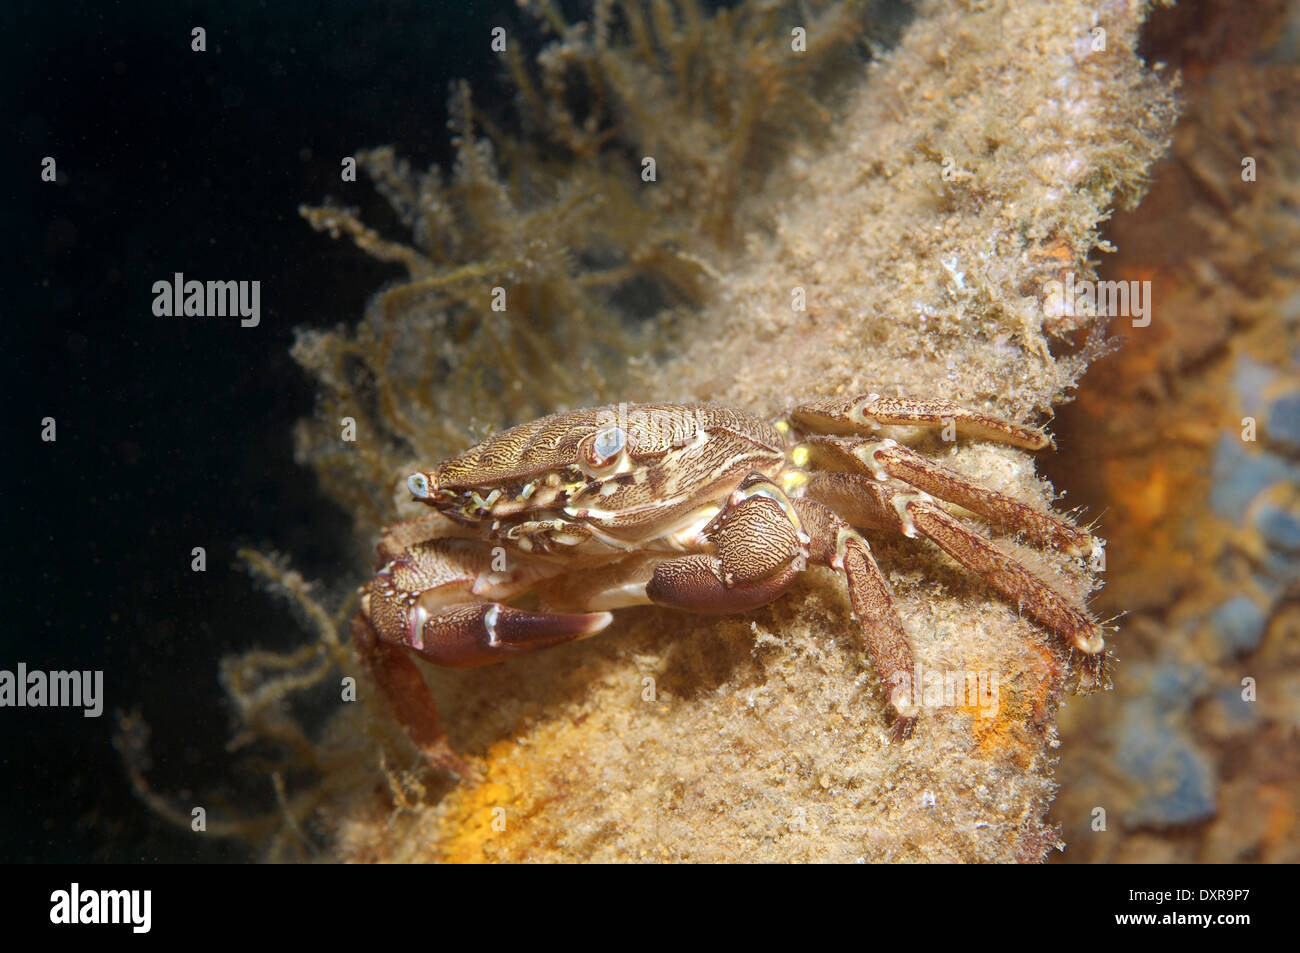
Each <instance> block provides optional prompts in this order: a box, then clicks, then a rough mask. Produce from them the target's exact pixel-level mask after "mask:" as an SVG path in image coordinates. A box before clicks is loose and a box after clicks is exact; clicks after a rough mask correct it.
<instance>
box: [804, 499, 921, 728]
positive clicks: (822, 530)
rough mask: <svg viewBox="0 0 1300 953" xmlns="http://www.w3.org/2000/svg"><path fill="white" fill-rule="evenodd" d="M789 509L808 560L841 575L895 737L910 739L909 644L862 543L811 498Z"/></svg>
mask: <svg viewBox="0 0 1300 953" xmlns="http://www.w3.org/2000/svg"><path fill="white" fill-rule="evenodd" d="M794 506H795V509H796V510H797V511H798V513H799V516H800V518H801V519H802V521H803V525H804V526H805V527H806V528H807V530H808V535H809V536H810V537H811V540H812V542H811V546H810V556H809V558H810V559H811V560H812V561H813V562H815V563H817V564H819V565H822V566H829V567H830V568H832V569H838V570H839V571H840V572H842V573H844V578H845V580H846V582H847V583H848V589H849V601H850V602H851V603H852V605H853V615H854V616H855V617H856V618H857V621H858V625H859V626H861V627H862V634H863V636H864V638H865V640H866V645H867V653H868V654H869V655H870V656H871V665H872V667H873V668H874V669H875V670H876V676H877V677H878V678H879V679H880V680H881V682H882V683H883V684H885V685H888V686H890V704H892V705H893V706H894V709H895V711H896V712H897V714H898V720H897V722H896V723H895V726H894V731H895V736H896V737H897V738H898V739H899V740H903V739H905V738H907V737H908V736H909V735H911V733H912V728H913V727H914V725H915V723H916V714H917V711H918V710H919V709H918V707H917V706H916V705H915V704H914V703H913V700H912V695H911V692H910V691H907V686H908V685H910V680H911V677H912V669H913V662H912V646H911V643H909V642H908V641H907V633H906V632H904V631H903V622H902V620H901V619H900V618H899V616H898V610H897V609H896V608H894V600H893V599H892V598H891V597H890V595H889V584H888V583H887V582H886V581H885V576H884V574H883V573H882V572H881V571H880V567H879V566H878V565H876V560H875V557H874V556H872V555H871V547H870V546H869V545H867V541H866V540H865V539H863V538H862V536H861V535H859V533H858V532H857V530H855V529H854V528H853V527H852V526H850V525H849V524H848V523H846V522H845V521H844V520H842V519H840V517H838V516H836V515H835V513H834V512H832V511H831V509H830V507H828V506H825V505H824V504H822V503H819V502H817V501H815V500H810V499H798V500H795V501H794Z"/></svg>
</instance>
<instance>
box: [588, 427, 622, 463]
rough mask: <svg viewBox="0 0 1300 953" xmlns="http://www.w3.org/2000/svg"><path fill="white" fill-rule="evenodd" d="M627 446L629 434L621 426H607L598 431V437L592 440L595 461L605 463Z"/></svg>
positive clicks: (592, 452)
mask: <svg viewBox="0 0 1300 953" xmlns="http://www.w3.org/2000/svg"><path fill="white" fill-rule="evenodd" d="M625 446H627V434H625V433H624V432H623V431H622V429H620V428H619V427H606V428H605V429H604V430H600V431H597V432H596V439H595V440H593V441H592V442H591V455H592V457H594V458H595V459H593V461H592V462H593V463H597V464H600V463H604V462H606V461H607V460H609V459H610V458H611V457H617V456H618V455H619V454H620V453H622V452H623V448H624V447H625Z"/></svg>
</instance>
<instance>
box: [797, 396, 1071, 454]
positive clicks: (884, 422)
mask: <svg viewBox="0 0 1300 953" xmlns="http://www.w3.org/2000/svg"><path fill="white" fill-rule="evenodd" d="M790 416H791V417H792V418H793V419H794V420H795V422H796V423H798V424H799V425H800V426H801V427H802V428H803V429H805V430H807V431H809V432H812V433H825V434H872V433H874V432H875V431H878V430H879V429H880V428H881V427H882V426H909V427H932V428H938V427H943V426H945V425H946V424H947V423H948V422H949V421H951V422H952V424H953V426H954V427H955V428H956V430H957V432H958V433H961V434H963V435H965V436H969V437H977V438H980V439H983V440H993V441H996V442H997V443H1006V444H1010V445H1011V446H1013V447H1021V448H1023V449H1025V450H1042V449H1043V448H1044V447H1049V446H1051V444H1052V441H1051V439H1050V438H1049V437H1048V436H1047V435H1046V434H1044V433H1043V432H1042V431H1041V430H1035V429H1034V428H1032V427H1022V426H1020V425H1019V424H1013V423H1011V422H1010V421H1008V420H1003V419H1002V418H1001V417H990V416H989V415H988V414H981V413H980V412H979V411H975V410H967V409H966V408H965V407H962V406H961V405H960V404H954V403H953V402H952V401H950V400H911V399H908V398H905V397H882V396H881V395H879V394H867V395H865V396H861V397H832V398H830V399H828V400H822V401H817V402H815V403H812V404H805V405H804V406H802V407H797V408H795V410H794V411H793V413H791V415H790Z"/></svg>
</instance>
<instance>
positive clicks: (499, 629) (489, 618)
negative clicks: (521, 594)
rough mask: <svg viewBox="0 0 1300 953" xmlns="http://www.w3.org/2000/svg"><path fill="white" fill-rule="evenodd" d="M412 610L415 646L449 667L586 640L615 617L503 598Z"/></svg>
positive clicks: (476, 663)
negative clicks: (538, 608)
mask: <svg viewBox="0 0 1300 953" xmlns="http://www.w3.org/2000/svg"><path fill="white" fill-rule="evenodd" d="M411 614H412V619H411V624H412V626H413V627H415V626H418V631H419V640H418V641H417V642H415V643H414V644H412V646H411V647H412V648H413V649H415V651H416V652H418V653H419V654H420V655H421V656H422V657H424V658H426V659H428V660H429V661H430V662H433V663H434V664H435V665H444V666H447V667H448V668H474V667H475V666H479V665H491V664H492V663H494V662H502V661H505V660H506V659H508V658H511V657H512V656H515V655H523V654H525V653H528V652H536V651H539V650H541V649H549V648H551V647H553V646H556V645H563V644H564V643H565V642H574V641H577V640H578V639H585V638H588V637H590V636H593V635H595V634H596V633H597V632H599V631H601V629H603V628H605V626H607V625H609V623H610V621H611V620H612V619H613V618H614V617H613V616H612V615H610V614H609V613H608V612H584V613H577V614H573V615H569V614H562V613H555V612H526V611H524V610H522V609H514V608H511V607H510V606H507V605H502V604H501V603H499V602H467V603H461V604H458V605H450V606H442V607H440V608H438V609H436V610H434V611H433V612H429V611H427V610H425V609H424V608H423V607H421V606H418V605H417V606H416V607H415V608H414V609H412V610H411Z"/></svg>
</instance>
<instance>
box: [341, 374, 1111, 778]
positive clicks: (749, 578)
mask: <svg viewBox="0 0 1300 953" xmlns="http://www.w3.org/2000/svg"><path fill="white" fill-rule="evenodd" d="M897 427H912V428H916V427H921V428H940V427H942V428H944V430H945V437H946V438H951V437H953V436H956V435H962V436H966V437H973V438H977V439H984V440H992V441H997V442H1000V443H1004V444H1009V445H1011V446H1014V447H1019V448H1022V449H1025V450H1041V449H1043V448H1044V447H1047V446H1049V445H1050V444H1051V441H1050V439H1049V438H1048V437H1047V436H1046V435H1045V434H1044V433H1043V432H1041V431H1039V430H1036V429H1033V428H1031V427H1025V426H1021V425H1018V424H1015V423H1011V422H1008V421H1006V420H1003V419H1000V418H997V417H992V416H988V415H986V414H982V413H978V412H976V411H973V410H968V409H965V408H963V407H961V406H959V405H957V404H955V403H952V402H950V401H946V400H918V399H906V398H898V397H887V396H881V395H879V394H867V395H865V396H858V397H848V398H831V399H827V400H823V401H820V402H815V403H810V404H807V405H805V406H801V407H798V408H796V409H795V410H793V411H792V412H790V413H789V415H788V416H786V417H784V418H782V419H779V420H777V421H774V422H773V421H768V420H765V419H763V418H761V417H758V416H755V415H753V414H750V413H747V412H745V411H742V410H737V409H734V408H730V407H724V406H718V405H713V404H702V403H684V404H619V405H616V406H610V407H602V408H595V409H589V410H578V411H574V412H571V413H563V414H555V415H552V416H549V417H543V418H541V419H539V420H536V421H533V422H532V423H527V424H523V425H521V426H518V427H514V428H512V429H510V430H506V431H504V432H502V433H499V434H496V435H495V436H492V437H490V438H488V439H487V440H485V441H483V442H482V443H479V444H478V445H476V446H474V447H471V448H470V449H469V450H467V451H465V452H464V453H462V454H460V455H459V456H457V457H454V458H452V459H450V460H447V461H445V462H443V463H441V464H439V465H437V466H436V467H434V468H433V469H432V470H428V471H420V472H416V473H412V474H411V475H410V476H409V477H408V479H407V481H406V485H407V488H408V489H409V490H410V493H411V495H412V497H414V499H415V500H417V501H419V502H420V503H423V504H425V505H427V506H428V507H429V508H430V511H429V513H428V514H427V515H425V516H422V517H420V518H417V519H414V520H410V521H408V522H405V523H400V524H398V525H396V526H394V527H391V528H389V529H388V530H387V531H386V532H385V534H384V536H383V538H382V539H381V541H380V543H379V545H378V547H377V549H376V569H377V573H376V575H375V576H374V578H373V579H371V581H370V582H369V583H367V584H366V585H365V586H364V587H363V588H362V590H361V600H360V609H359V611H358V612H357V614H356V616H355V618H354V619H353V623H352V635H353V642H354V646H355V649H356V652H357V654H358V656H359V658H360V659H361V661H362V662H363V664H364V665H365V667H366V669H367V670H368V672H369V674H370V676H371V678H372V679H373V681H374V683H375V684H376V685H377V686H378V688H379V690H380V692H381V693H382V695H384V696H385V697H386V698H387V700H388V702H389V704H390V705H391V707H392V710H393V713H394V714H395V716H396V718H397V721H398V722H399V723H400V724H401V726H402V727H403V729H404V730H405V731H406V733H407V735H408V737H409V738H410V739H411V741H412V742H413V743H414V744H415V746H416V747H417V748H418V749H419V750H420V751H421V752H422V753H423V754H424V756H425V757H426V758H427V759H428V760H429V761H430V762H431V763H432V764H433V765H435V766H437V767H439V768H441V769H444V770H446V771H448V772H450V773H451V774H453V775H456V776H459V777H470V776H473V774H474V772H473V769H472V768H471V767H470V766H469V764H468V763H467V762H466V761H465V760H464V759H463V758H462V757H460V756H459V755H458V754H457V753H456V752H455V751H454V750H453V749H452V748H451V746H450V744H449V743H448V740H447V736H446V734H445V733H444V732H443V730H442V728H441V727H440V724H439V719H438V711H437V707H436V704H435V703H434V700H433V698H432V696H431V694H430V693H429V690H428V688H427V686H426V684H425V682H424V679H423V677H422V676H421V673H420V670H419V668H418V667H417V666H416V665H415V663H414V661H413V659H414V658H415V657H420V658H423V659H425V660H427V661H429V662H432V663H434V664H435V665H441V666H451V667H456V668H464V667H472V666H479V665H489V664H493V663H496V662H502V661H505V660H507V659H512V658H515V657H516V656H520V655H525V654H527V653H529V652H536V651H540V650H542V649H548V648H552V647H555V646H558V645H563V644H565V643H568V642H573V641H575V640H578V639H585V638H588V637H590V636H592V635H595V634H596V633H598V632H600V631H601V630H602V629H604V628H606V627H607V626H608V625H609V624H610V622H611V621H612V619H613V615H612V613H613V611H614V610H617V609H620V608H624V607H627V606H639V605H657V606H667V607H671V608H674V609H683V610H688V611H692V612H704V613H740V612H747V611H750V610H753V609H756V608H758V607H760V606H763V605H765V604H767V603H770V602H772V601H773V600H775V599H777V598H778V597H779V596H781V594H782V593H784V592H785V591H786V590H787V589H788V588H789V587H790V586H791V584H792V583H793V582H794V581H795V580H796V579H797V578H798V577H799V575H800V573H801V572H802V571H803V570H804V569H805V568H806V567H807V566H808V565H810V564H815V565H821V566H828V567H830V568H832V569H834V570H836V571H838V572H839V573H840V574H841V575H842V576H843V579H844V581H845V582H846V583H847V588H848V595H849V599H850V603H851V605H852V610H853V616H854V618H855V619H856V620H857V624H858V626H859V627H860V629H861V634H862V638H863V640H864V642H865V646H866V649H867V653H868V657H869V658H870V661H871V663H872V665H873V667H874V669H875V671H876V674H877V676H878V677H879V679H880V680H881V682H882V684H885V685H898V684H900V683H902V682H904V681H905V680H906V679H907V677H908V674H909V673H910V672H911V670H912V667H913V661H912V649H911V646H910V644H909V642H908V638H907V635H906V633H905V631H904V628H903V625H902V622H901V620H900V618H899V615H898V612H897V610H896V609H895V607H894V604H893V600H892V599H891V597H890V592H889V587H888V585H887V583H886V580H885V577H884V575H883V574H882V572H881V570H880V567H879V566H878V565H877V564H876V560H875V558H874V556H873V555H872V551H871V547H870V546H869V545H868V543H867V540H866V538H864V536H863V535H862V532H861V531H863V530H865V531H871V532H874V531H885V532H890V531H892V532H898V533H901V534H902V535H904V536H906V537H912V538H916V537H924V538H925V539H928V540H930V541H932V542H933V543H935V544H937V545H938V546H939V548H940V549H942V550H943V551H944V552H946V553H947V554H948V555H949V556H951V557H952V558H953V559H955V560H956V561H957V562H958V563H960V564H961V565H962V566H964V567H966V568H967V569H968V570H970V571H971V572H974V573H976V574H978V575H979V576H980V577H982V578H983V579H984V580H985V581H986V582H987V583H988V584H989V585H990V586H991V587H992V588H994V589H996V590H998V591H999V592H1000V593H1002V594H1003V595H1004V596H1005V597H1006V598H1007V599H1009V600H1010V601H1011V602H1013V603H1015V604H1017V605H1018V606H1019V607H1020V608H1021V610H1022V611H1023V612H1024V613H1026V614H1027V615H1028V616H1030V617H1031V618H1033V619H1034V620H1036V621H1037V622H1038V623H1039V624H1041V625H1042V626H1043V627H1044V628H1046V629H1047V630H1049V631H1050V632H1051V633H1052V634H1054V635H1055V636H1056V637H1057V638H1059V639H1061V640H1063V641H1064V643H1065V646H1066V647H1067V648H1068V649H1069V650H1074V651H1077V652H1081V653H1084V655H1085V656H1088V657H1090V658H1091V659H1093V660H1095V661H1097V662H1100V661H1101V659H1102V657H1103V656H1102V653H1103V650H1104V644H1105V643H1104V639H1103V637H1102V629H1101V626H1100V625H1099V624H1098V623H1097V622H1096V621H1095V620H1094V619H1093V618H1092V617H1091V616H1090V615H1089V614H1088V613H1087V611H1086V610H1085V609H1083V608H1082V607H1080V606H1078V605H1076V604H1075V603H1074V602H1073V601H1072V600H1071V599H1069V598H1067V597H1066V596H1065V595H1063V594H1062V593H1060V592H1058V591H1057V590H1056V589H1054V588H1053V587H1052V586H1051V585H1049V584H1048V583H1047V582H1045V581H1043V580H1042V579H1040V578H1039V577H1038V576H1037V575H1035V574H1034V573H1032V572H1030V571H1029V570H1028V569H1026V568H1025V567H1024V566H1023V565H1021V564H1020V563H1019V562H1018V561H1017V560H1015V559H1014V558H1012V557H1010V556H1008V555H1007V554H1005V553H1004V552H1003V551H1002V550H1001V549H999V548H997V547H996V546H994V544H993V543H992V541H991V540H990V539H989V538H988V537H987V536H986V535H985V534H984V533H983V532H981V531H980V530H979V529H978V528H977V527H976V526H975V525H973V524H972V523H971V522H970V521H969V515H956V514H955V513H954V512H952V511H950V507H951V508H953V509H958V508H959V511H964V512H965V513H966V514H973V515H974V516H976V517H979V518H982V519H983V520H984V521H987V523H988V524H990V525H991V526H992V527H994V528H997V529H1000V530H1002V531H1005V532H1010V533H1014V534H1017V535H1019V536H1020V537H1022V538H1024V539H1026V540H1028V541H1029V542H1032V543H1034V544H1036V545H1038V546H1040V547H1046V548H1052V549H1056V550H1060V551H1063V552H1065V553H1068V554H1071V555H1074V556H1088V555H1091V554H1093V553H1095V552H1097V551H1098V549H1099V547H1100V541H1099V540H1097V539H1095V538H1094V537H1093V536H1091V535H1090V534H1089V533H1087V532H1085V531H1084V530H1081V529H1079V528H1077V527H1075V526H1073V525H1071V524H1070V523H1068V522H1066V521H1065V520H1063V519H1061V518H1058V517H1057V516H1055V515H1053V514H1051V513H1048V512H1044V511H1042V510H1039V509H1035V508H1034V507H1031V506H1027V505H1025V504H1024V503H1021V502H1019V501H1018V500H1015V499H1012V498H1011V497H1008V496H1006V495H1004V494H1001V493H997V492H995V491H993V490H990V489H988V488H985V487H983V486H981V485H979V484H978V483H975V482H973V481H971V480H969V479H967V478H966V477H964V476H962V475H961V474H959V473H957V472H954V471H953V470H950V469H948V468H946V467H943V466H941V465H940V464H938V463H935V462H934V461H932V460H930V459H928V458H926V457H924V456H922V455H921V454H919V453H917V452H915V451H913V450H910V449H908V448H907V447H905V446H903V445H902V444H900V443H898V442H897V441H896V440H894V439H891V438H889V437H887V436H883V433H888V432H890V430H889V428H897ZM893 432H895V433H898V431H897V430H895V431H893ZM941 501H942V502H941ZM525 597H527V598H529V599H530V600H531V601H530V602H529V605H530V608H521V607H519V606H517V605H512V603H516V602H519V601H520V600H521V599H524V598H525ZM889 704H890V705H891V706H892V708H893V722H894V724H893V732H894V735H895V736H896V738H898V739H899V740H900V741H902V740H905V739H906V738H907V737H908V736H909V735H910V734H911V731H912V728H913V726H914V724H915V723H916V719H917V717H918V710H917V707H916V705H915V704H914V703H913V701H912V699H911V696H910V695H909V694H908V693H905V692H897V691H896V692H893V693H892V694H891V696H890V701H889Z"/></svg>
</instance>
